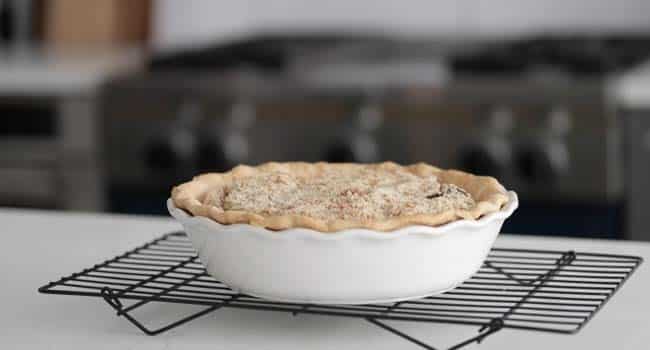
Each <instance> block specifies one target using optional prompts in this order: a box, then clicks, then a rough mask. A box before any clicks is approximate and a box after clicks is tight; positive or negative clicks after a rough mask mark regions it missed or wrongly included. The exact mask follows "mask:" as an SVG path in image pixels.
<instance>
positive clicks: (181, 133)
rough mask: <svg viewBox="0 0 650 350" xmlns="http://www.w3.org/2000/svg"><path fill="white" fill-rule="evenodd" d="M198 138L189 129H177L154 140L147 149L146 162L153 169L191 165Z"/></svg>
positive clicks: (164, 169)
mask: <svg viewBox="0 0 650 350" xmlns="http://www.w3.org/2000/svg"><path fill="white" fill-rule="evenodd" d="M195 147H196V140H195V137H194V135H193V133H192V132H191V131H189V130H177V131H176V132H173V133H171V134H170V135H168V136H166V137H161V138H158V139H155V140H153V141H152V142H151V143H150V144H149V146H148V147H147V148H146V151H145V163H146V165H147V166H148V167H149V168H150V169H152V170H159V171H171V170H174V169H181V168H187V167H188V166H191V163H192V158H193V156H194V152H195Z"/></svg>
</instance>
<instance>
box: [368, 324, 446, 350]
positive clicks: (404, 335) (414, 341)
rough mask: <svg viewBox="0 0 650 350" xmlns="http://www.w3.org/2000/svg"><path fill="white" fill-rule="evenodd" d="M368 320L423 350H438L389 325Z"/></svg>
mask: <svg viewBox="0 0 650 350" xmlns="http://www.w3.org/2000/svg"><path fill="white" fill-rule="evenodd" d="M366 320H368V321H369V322H370V323H372V324H374V325H376V326H379V327H381V328H383V329H385V330H387V331H389V332H391V333H393V334H395V335H397V336H398V337H401V338H404V339H406V340H408V341H410V342H411V343H413V344H416V345H418V346H420V347H421V348H423V349H427V350H436V348H434V347H433V346H431V345H429V344H425V343H423V342H421V341H419V340H417V339H415V338H413V337H411V336H410V335H408V334H405V333H403V332H400V331H398V330H397V329H395V328H393V327H391V326H389V325H387V324H385V323H383V322H380V321H378V320H376V319H374V318H366Z"/></svg>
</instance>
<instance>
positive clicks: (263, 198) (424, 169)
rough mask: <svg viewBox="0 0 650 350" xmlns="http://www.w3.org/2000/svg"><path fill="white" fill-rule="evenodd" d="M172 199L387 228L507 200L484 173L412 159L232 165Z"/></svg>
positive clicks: (234, 212) (306, 222)
mask: <svg viewBox="0 0 650 350" xmlns="http://www.w3.org/2000/svg"><path fill="white" fill-rule="evenodd" d="M172 200H173V202H174V205H175V206H176V207H178V208H181V209H184V210H186V211H189V212H190V213H191V214H192V215H194V216H203V217H208V218H211V219H213V220H215V221H217V222H219V223H221V224H224V225H230V224H250V225H255V226H260V227H264V228H267V229H272V230H283V229H289V228H296V227H301V228H309V229H313V230H316V231H320V232H324V233H325V232H335V231H340V230H343V229H350V228H365V229H371V230H376V231H392V230H396V229H399V228H402V227H405V226H410V225H426V226H439V225H442V224H445V223H449V222H451V221H455V220H460V219H469V220H475V219H478V218H480V217H481V216H483V215H485V214H488V213H491V212H495V211H498V210H500V209H501V207H502V206H503V205H504V204H505V203H507V201H508V196H507V194H506V190H505V189H504V188H503V186H501V185H500V184H499V182H498V181H497V180H496V179H494V178H491V177H486V176H476V175H472V174H468V173H465V172H462V171H458V170H442V169H439V168H436V167H434V166H431V165H428V164H424V163H419V164H414V165H409V166H401V165H398V164H395V163H390V162H386V163H378V164H353V163H343V164H332V163H302V162H290V163H266V164H262V165H259V166H246V165H239V166H237V167H235V168H233V169H232V170H231V171H229V172H225V173H209V174H203V175H200V176H197V177H195V178H194V179H193V180H192V181H190V182H186V183H184V184H181V185H179V186H176V187H174V188H173V190H172Z"/></svg>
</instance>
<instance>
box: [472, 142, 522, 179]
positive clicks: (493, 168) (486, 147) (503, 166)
mask: <svg viewBox="0 0 650 350" xmlns="http://www.w3.org/2000/svg"><path fill="white" fill-rule="evenodd" d="M510 153H511V152H510V146H509V145H508V144H507V142H506V141H505V139H502V138H492V139H489V140H486V141H483V142H480V143H476V144H471V145H468V146H466V147H465V148H464V149H463V150H462V151H461V152H460V166H461V167H462V169H464V170H466V171H468V172H471V173H474V174H479V175H488V176H493V177H497V178H502V177H503V176H504V174H505V173H506V170H507V169H508V166H509V164H510V158H511V154H510Z"/></svg>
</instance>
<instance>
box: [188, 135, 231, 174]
mask: <svg viewBox="0 0 650 350" xmlns="http://www.w3.org/2000/svg"><path fill="white" fill-rule="evenodd" d="M197 153H198V154H197V158H198V159H197V163H198V164H197V165H198V168H199V170H200V171H201V172H208V171H215V172H223V171H228V170H229V169H230V168H232V167H233V166H234V165H235V164H232V163H231V162H230V161H228V159H227V157H226V153H225V151H224V148H223V146H222V145H221V143H220V142H218V141H216V140H210V141H202V142H201V143H200V144H199V149H198V152H197Z"/></svg>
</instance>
